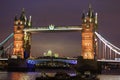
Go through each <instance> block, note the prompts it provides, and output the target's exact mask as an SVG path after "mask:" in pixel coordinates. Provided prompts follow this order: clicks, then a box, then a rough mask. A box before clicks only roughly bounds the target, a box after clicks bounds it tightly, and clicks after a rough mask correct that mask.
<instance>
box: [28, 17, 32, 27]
mask: <svg viewBox="0 0 120 80" xmlns="http://www.w3.org/2000/svg"><path fill="white" fill-rule="evenodd" d="M31 25H32V16H30V17H29V21H28V26H31Z"/></svg>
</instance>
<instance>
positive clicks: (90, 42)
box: [13, 7, 97, 59]
mask: <svg viewBox="0 0 120 80" xmlns="http://www.w3.org/2000/svg"><path fill="white" fill-rule="evenodd" d="M31 24H32V22H31V17H30V19H29V20H28V19H27V18H26V16H25V12H24V10H23V11H22V14H21V16H20V18H19V19H17V17H15V21H14V48H13V55H16V56H17V57H20V58H28V57H30V49H31V32H36V31H53V32H54V31H82V45H81V46H82V52H81V53H82V56H83V58H84V59H94V54H95V53H96V45H94V44H95V33H94V32H95V30H96V26H97V14H94V12H93V10H92V8H91V7H89V11H88V14H87V15H85V14H84V13H83V15H82V25H81V26H62V27H61V26H60V27H59V26H58V27H56V26H54V25H49V26H48V27H39V28H37V29H36V28H32V25H31Z"/></svg>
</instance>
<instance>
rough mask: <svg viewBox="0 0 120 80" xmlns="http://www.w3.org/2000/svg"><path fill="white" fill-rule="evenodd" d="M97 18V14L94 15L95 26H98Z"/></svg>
mask: <svg viewBox="0 0 120 80" xmlns="http://www.w3.org/2000/svg"><path fill="white" fill-rule="evenodd" d="M97 18H98V13H95V24H98V21H97Z"/></svg>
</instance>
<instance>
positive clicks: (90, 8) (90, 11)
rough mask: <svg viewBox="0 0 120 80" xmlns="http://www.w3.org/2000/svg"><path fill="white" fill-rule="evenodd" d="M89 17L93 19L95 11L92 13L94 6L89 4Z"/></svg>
mask: <svg viewBox="0 0 120 80" xmlns="http://www.w3.org/2000/svg"><path fill="white" fill-rule="evenodd" d="M88 16H89V17H92V16H93V11H92V6H91V4H89V10H88Z"/></svg>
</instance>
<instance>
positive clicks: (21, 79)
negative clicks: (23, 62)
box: [0, 72, 120, 80]
mask: <svg viewBox="0 0 120 80" xmlns="http://www.w3.org/2000/svg"><path fill="white" fill-rule="evenodd" d="M40 74H41V73H40V72H0V80H35V78H36V77H39V76H40ZM98 77H99V78H100V80H120V75H98Z"/></svg>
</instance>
